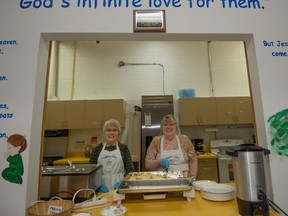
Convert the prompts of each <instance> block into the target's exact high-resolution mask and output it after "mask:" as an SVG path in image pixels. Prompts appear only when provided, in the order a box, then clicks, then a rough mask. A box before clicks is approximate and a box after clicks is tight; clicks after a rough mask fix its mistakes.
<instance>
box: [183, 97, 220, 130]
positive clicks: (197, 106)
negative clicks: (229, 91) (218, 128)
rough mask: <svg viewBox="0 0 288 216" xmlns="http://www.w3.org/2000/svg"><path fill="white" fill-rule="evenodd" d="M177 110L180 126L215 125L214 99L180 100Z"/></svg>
mask: <svg viewBox="0 0 288 216" xmlns="http://www.w3.org/2000/svg"><path fill="white" fill-rule="evenodd" d="M178 109H179V123H180V125H215V124H217V115H216V102H215V98H180V99H179V101H178Z"/></svg>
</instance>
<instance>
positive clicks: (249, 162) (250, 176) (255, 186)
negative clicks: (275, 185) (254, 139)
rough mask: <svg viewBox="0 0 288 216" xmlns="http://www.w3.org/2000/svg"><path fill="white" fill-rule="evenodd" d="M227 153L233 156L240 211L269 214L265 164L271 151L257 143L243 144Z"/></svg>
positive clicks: (242, 212) (251, 213)
mask: <svg viewBox="0 0 288 216" xmlns="http://www.w3.org/2000/svg"><path fill="white" fill-rule="evenodd" d="M227 154H228V155H231V156H232V157H233V166H234V173H235V185H236V197H237V204H238V211H239V213H240V214H241V215H269V201H268V197H267V186H268V180H267V179H268V178H267V173H266V172H265V170H268V169H267V167H266V169H265V166H267V164H268V155H269V154H270V151H269V150H268V149H264V148H262V147H260V146H256V145H255V144H243V145H240V146H237V147H234V148H231V149H229V150H227Z"/></svg>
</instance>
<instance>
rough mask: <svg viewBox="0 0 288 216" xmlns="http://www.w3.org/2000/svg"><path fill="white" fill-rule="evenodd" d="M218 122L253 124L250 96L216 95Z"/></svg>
mask: <svg viewBox="0 0 288 216" xmlns="http://www.w3.org/2000/svg"><path fill="white" fill-rule="evenodd" d="M216 106H217V119H218V124H253V122H254V119H253V113H252V110H253V109H252V103H251V97H217V98H216Z"/></svg>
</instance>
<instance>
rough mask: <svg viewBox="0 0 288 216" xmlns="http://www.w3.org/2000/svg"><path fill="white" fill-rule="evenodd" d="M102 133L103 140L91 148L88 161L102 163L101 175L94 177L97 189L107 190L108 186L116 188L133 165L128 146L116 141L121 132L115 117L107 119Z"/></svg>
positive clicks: (132, 168) (131, 169)
mask: <svg viewBox="0 0 288 216" xmlns="http://www.w3.org/2000/svg"><path fill="white" fill-rule="evenodd" d="M103 133H104V139H105V141H104V143H101V144H99V145H97V146H96V147H95V148H93V149H92V152H91V155H90V163H96V164H99V165H102V168H101V169H100V170H99V172H101V175H98V176H96V179H95V187H96V189H97V191H98V192H109V189H108V188H114V189H115V188H117V187H118V186H119V184H120V182H121V181H122V180H123V178H124V176H125V175H126V174H128V173H129V172H133V171H134V167H133V163H132V158H131V154H130V151H129V149H128V146H127V145H125V144H122V143H120V142H118V141H117V139H118V137H119V135H120V133H121V126H120V123H119V122H118V121H117V120H115V119H110V120H107V121H106V122H105V123H104V126H103Z"/></svg>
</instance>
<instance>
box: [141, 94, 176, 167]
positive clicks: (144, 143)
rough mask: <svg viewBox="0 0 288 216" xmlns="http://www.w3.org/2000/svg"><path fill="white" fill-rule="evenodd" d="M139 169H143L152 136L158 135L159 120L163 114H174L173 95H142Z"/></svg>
mask: <svg viewBox="0 0 288 216" xmlns="http://www.w3.org/2000/svg"><path fill="white" fill-rule="evenodd" d="M141 103H142V112H141V170H142V171H146V169H145V157H146V151H147V148H148V147H149V145H150V142H151V141H152V139H153V137H154V136H157V135H160V122H161V120H162V118H163V117H164V116H165V115H168V114H172V115H174V105H173V95H146V96H142V99H141Z"/></svg>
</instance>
